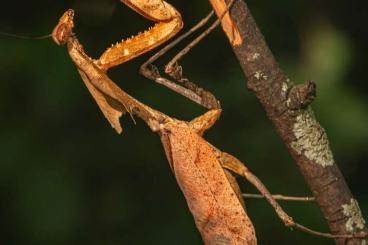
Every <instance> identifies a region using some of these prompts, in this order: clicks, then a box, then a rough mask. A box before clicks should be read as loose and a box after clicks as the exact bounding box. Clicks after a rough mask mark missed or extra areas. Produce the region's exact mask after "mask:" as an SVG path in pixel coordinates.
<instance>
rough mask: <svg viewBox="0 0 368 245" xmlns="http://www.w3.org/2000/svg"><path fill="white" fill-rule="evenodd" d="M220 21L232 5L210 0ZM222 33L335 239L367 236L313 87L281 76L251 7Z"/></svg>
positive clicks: (240, 7)
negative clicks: (315, 101) (315, 103)
mask: <svg viewBox="0 0 368 245" xmlns="http://www.w3.org/2000/svg"><path fill="white" fill-rule="evenodd" d="M209 1H210V3H211V4H212V6H213V9H214V10H215V11H216V14H217V16H221V14H222V13H223V11H224V10H226V6H227V4H228V2H230V1H229V0H226V2H225V1H224V0H209ZM222 27H223V29H224V32H225V33H226V35H227V37H228V39H229V41H230V44H231V46H232V48H233V50H234V52H235V54H236V57H237V58H238V60H239V63H240V65H241V67H242V69H243V72H244V74H245V76H246V78H247V80H248V88H249V89H250V90H251V91H253V92H254V93H255V95H256V96H257V98H258V100H259V101H260V103H261V104H262V105H263V107H264V109H265V110H266V113H267V116H268V118H269V119H270V120H271V121H272V122H273V124H274V126H275V128H276V131H277V132H278V134H279V136H280V137H281V138H282V140H283V142H284V143H285V145H286V146H287V148H288V150H289V153H290V154H291V156H292V157H293V158H294V160H295V162H296V163H297V165H298V166H299V169H300V171H301V173H302V174H303V176H304V178H305V180H306V182H307V184H308V185H309V188H310V189H311V191H312V192H313V195H314V196H315V198H316V201H317V202H318V204H319V206H320V208H321V210H322V212H323V215H324V217H325V219H326V221H327V223H328V225H329V228H330V230H331V232H332V233H333V234H336V235H338V234H347V233H359V232H363V233H366V232H367V228H366V226H365V221H364V219H363V217H362V214H361V211H360V209H359V205H358V202H357V201H356V200H355V199H354V197H353V195H352V194H351V192H350V189H349V187H348V186H347V184H346V182H345V180H344V177H343V176H342V174H341V172H340V170H339V168H338V166H337V164H336V163H335V161H334V159H333V155H332V152H331V149H330V146H329V142H328V139H327V135H326V133H325V130H324V129H323V128H322V127H321V125H320V124H319V122H318V121H317V120H316V119H315V117H314V115H313V111H312V109H311V108H310V106H309V104H310V103H311V102H312V100H313V98H314V95H315V84H314V83H312V82H307V83H305V84H302V85H294V84H293V82H291V80H290V79H289V78H288V77H287V76H286V75H285V74H284V73H283V71H282V70H281V69H280V67H279V65H278V63H277V62H276V60H275V58H274V56H273V55H272V53H271V51H270V49H269V48H268V46H267V44H266V42H265V40H264V37H263V35H262V33H261V32H260V31H259V28H258V26H257V24H256V22H255V20H254V18H253V16H252V15H251V13H250V11H249V9H248V7H247V5H246V4H245V3H244V2H243V1H240V0H237V1H236V3H235V4H234V6H233V7H232V8H231V11H230V15H227V16H225V17H224V18H223V19H222ZM364 242H366V241H363V240H361V239H358V238H356V239H346V238H339V239H336V243H337V244H349V245H351V244H359V245H360V244H364Z"/></svg>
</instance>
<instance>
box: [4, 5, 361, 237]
mask: <svg viewBox="0 0 368 245" xmlns="http://www.w3.org/2000/svg"><path fill="white" fill-rule="evenodd" d="M170 2H171V3H172V4H173V5H174V6H176V7H177V8H178V9H180V11H181V13H182V15H183V19H184V21H185V28H186V29H187V28H188V27H190V26H191V25H193V24H194V23H195V22H196V21H198V20H199V19H200V18H201V17H203V16H204V15H205V14H207V12H208V11H209V10H210V6H209V3H208V2H207V1H206V0H202V1H184V0H172V1H170ZM320 2H321V1H317V0H312V1H295V0H280V1H259V0H257V1H256V0H252V1H248V5H249V7H250V9H251V10H252V13H253V15H254V16H255V18H256V20H257V22H258V24H259V26H260V28H261V30H262V31H263V33H264V35H265V37H266V39H267V41H268V43H269V45H270V48H271V49H272V50H273V52H274V54H275V56H276V58H277V60H278V61H279V62H280V64H281V67H282V68H283V69H284V70H285V71H286V72H287V74H288V75H290V77H291V78H292V79H293V80H294V81H296V82H303V81H305V80H313V81H315V82H316V83H317V86H318V97H317V99H316V101H315V103H314V104H313V108H314V109H315V112H316V116H317V117H318V119H319V120H320V122H321V123H322V125H323V126H324V127H325V128H326V130H327V132H328V134H329V138H330V142H331V147H332V149H333V151H334V154H335V159H336V161H337V163H338V164H339V166H340V168H341V170H342V172H343V174H344V176H345V177H346V180H347V182H348V184H349V186H350V187H351V190H352V192H353V193H354V195H355V197H356V198H357V199H358V201H359V202H360V205H361V209H362V211H363V213H364V214H365V215H367V214H368V191H367V188H368V186H367V173H368V167H367V160H368V154H367V145H368V127H367V121H368V109H367V105H368V103H367V102H368V99H367V95H368V90H367V83H368V81H367V68H368V61H367V60H368V59H367V54H368V46H367V43H368V28H367V23H368V22H367V18H368V15H367V13H368V11H367V10H368V3H367V2H366V1H342V0H337V1H332V0H327V1H323V3H320ZM4 4H8V6H5V5H4ZM70 7H72V8H75V10H76V25H77V26H76V29H75V31H76V33H77V34H78V36H79V38H80V41H81V42H82V43H83V44H84V46H85V49H86V51H87V52H88V53H89V54H90V55H91V56H92V57H98V55H99V54H100V53H101V52H102V51H103V50H104V49H105V47H107V46H110V44H111V43H115V42H116V41H118V40H121V38H123V37H124V38H126V37H129V36H131V35H133V34H135V33H137V32H139V31H143V30H144V29H146V28H147V27H148V26H150V25H151V24H152V23H150V22H149V21H147V20H145V19H144V18H142V17H141V16H139V15H137V14H136V13H135V12H133V11H131V10H130V9H129V8H127V7H126V6H123V5H122V4H120V3H119V2H118V1H115V0H104V1H103V0H100V1H97V0H94V1H87V0H85V1H82V0H80V1H51V0H49V1H46V0H44V1H42V0H37V1H13V2H11V1H8V2H7V3H2V14H1V16H0V30H1V31H5V32H11V33H16V34H23V35H43V34H46V33H49V32H50V31H51V30H52V28H53V27H54V25H55V24H56V23H57V21H58V19H59V17H60V15H61V14H62V13H63V11H64V10H65V9H67V8H70ZM245 41H246V40H245ZM0 54H1V56H0V74H1V81H0V115H1V117H0V153H1V154H0V195H1V197H0V198H1V199H0V243H1V244H201V239H200V236H199V234H198V232H197V231H196V229H195V226H194V223H193V219H192V217H191V214H190V213H189V211H188V208H187V206H186V203H185V200H184V198H183V196H182V194H181V192H180V190H179V188H178V186H177V184H176V182H175V179H174V178H173V175H172V173H171V172H170V169H169V166H168V163H167V161H166V159H165V156H164V152H163V149H162V146H161V143H160V140H159V137H158V136H157V135H156V134H154V133H152V132H150V130H149V129H148V127H147V126H146V125H145V124H144V123H143V122H142V121H141V120H139V119H137V125H134V123H133V122H132V120H131V119H130V118H129V117H124V118H123V119H122V122H123V126H124V130H125V131H124V133H123V134H122V135H121V136H120V135H117V134H116V133H115V131H114V130H113V129H111V127H110V125H109V124H108V122H107V121H106V119H105V118H104V117H103V116H102V113H101V112H100V111H99V109H98V107H97V106H96V104H95V102H94V101H93V99H92V97H91V96H90V95H89V94H88V91H87V89H86V88H85V86H84V84H83V83H82V81H81V79H80V77H79V75H78V73H77V71H76V69H75V67H74V65H73V64H72V62H71V60H70V59H69V57H68V54H67V52H66V48H65V47H58V46H56V45H55V44H54V43H53V42H52V41H51V40H50V39H49V40H41V41H39V40H38V41H37V40H19V39H13V38H8V37H3V36H1V37H0ZM173 54H174V53H173V52H172V53H170V54H169V55H167V56H166V58H165V59H166V60H165V59H164V60H162V61H161V63H160V64H161V65H163V64H164V63H165V61H167V60H168V59H169V58H170V56H171V55H173ZM147 57H148V55H145V56H144V57H140V58H138V59H136V60H134V61H132V62H129V63H127V64H124V65H122V66H120V67H117V68H114V69H113V70H111V72H109V75H110V76H111V78H112V79H113V80H114V81H116V82H117V83H118V84H119V85H120V86H121V87H122V88H123V89H125V90H126V91H127V92H129V93H130V94H132V95H133V96H135V97H137V98H138V99H139V100H141V101H143V102H144V103H147V104H149V105H150V106H152V107H154V108H157V109H159V110H161V111H163V112H165V113H167V114H169V115H173V116H175V117H177V118H181V119H186V120H189V119H191V118H193V117H195V116H197V115H199V114H200V113H203V112H204V111H205V110H203V109H202V108H200V107H199V106H197V105H195V104H194V103H192V102H190V101H188V100H186V99H184V98H182V97H181V96H179V95H177V94H175V93H174V92H171V91H169V90H167V89H166V88H163V87H160V86H159V85H157V84H154V83H153V82H151V81H148V80H146V79H144V78H143V77H141V76H139V75H138V74H137V69H138V67H139V65H140V64H141V63H142V62H143V61H144V60H145V59H147ZM182 65H183V66H184V67H185V72H186V74H187V75H188V76H189V77H190V79H191V80H192V81H194V82H196V83H198V84H200V85H201V86H202V87H205V88H207V89H208V90H210V91H212V92H213V93H214V94H215V95H216V96H217V97H218V98H219V99H220V100H221V102H222V105H223V108H224V113H223V115H222V117H221V119H220V120H219V121H218V123H217V124H216V125H215V126H214V127H213V128H212V129H211V130H210V131H209V132H208V133H207V135H206V138H207V139H208V140H209V141H210V142H212V143H213V144H214V145H216V146H218V147H219V148H220V149H223V150H224V151H227V152H229V153H231V154H234V155H235V156H237V157H238V158H239V159H241V160H242V161H244V162H246V163H247V166H248V167H249V168H250V169H251V170H252V171H253V172H254V173H256V174H257V175H258V176H259V177H260V179H262V180H263V182H264V183H265V185H266V186H268V188H269V189H270V190H271V191H272V192H273V193H283V194H287V195H309V191H308V188H307V187H306V185H305V183H304V181H303V178H302V176H301V175H300V173H299V172H298V169H297V167H296V165H295V163H294V162H293V161H292V159H291V158H290V156H289V155H288V153H287V151H286V148H285V146H284V145H283V144H282V142H281V140H280V139H279V138H278V136H277V135H276V134H275V131H274V129H273V126H272V125H271V123H270V122H269V121H268V120H267V118H266V116H265V113H264V111H263V109H262V108H261V107H260V105H259V103H258V102H257V100H256V99H255V97H254V95H253V94H252V93H249V91H248V90H247V88H246V81H245V79H244V76H243V74H242V71H241V69H240V68H239V65H238V62H237V60H236V58H235V57H234V55H233V53H232V50H231V48H230V46H229V44H228V42H227V40H226V38H225V37H224V35H223V33H222V31H221V30H220V29H217V30H216V31H215V32H214V33H212V34H211V35H210V36H209V37H208V38H207V39H206V40H204V41H203V42H202V43H200V44H199V45H198V46H197V47H196V48H194V49H193V50H192V52H190V54H189V55H188V56H187V57H185V58H184V60H183V61H182ZM240 182H241V186H242V189H243V190H244V191H245V192H255V190H254V189H253V188H251V187H249V184H248V183H246V182H244V181H243V180H240ZM282 205H283V207H285V209H286V210H287V212H289V214H291V215H292V216H293V217H294V218H295V220H297V221H298V222H300V223H302V224H304V225H307V226H309V227H313V228H315V229H318V230H324V231H326V230H327V227H326V225H325V221H324V220H323V218H322V216H321V213H320V211H319V209H318V207H317V205H316V204H313V203H282ZM247 208H248V213H249V215H250V217H251V219H252V220H253V222H254V225H255V228H256V231H257V237H258V240H259V244H275V243H276V241H277V242H278V244H296V243H298V244H312V243H313V244H333V242H332V241H331V240H327V239H324V238H317V237H312V236H310V235H307V234H303V233H301V232H298V231H291V230H289V229H288V228H285V227H284V226H283V224H282V223H281V222H280V220H279V219H278V218H277V217H276V215H275V213H274V212H273V210H272V209H271V207H270V206H269V205H268V204H267V203H266V202H265V201H262V200H248V201H247Z"/></svg>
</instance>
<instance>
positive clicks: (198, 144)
mask: <svg viewBox="0 0 368 245" xmlns="http://www.w3.org/2000/svg"><path fill="white" fill-rule="evenodd" d="M123 2H124V3H126V4H132V5H133V7H134V8H138V9H140V11H143V12H144V13H146V11H147V12H149V13H150V15H149V16H151V17H152V16H153V15H154V14H156V13H157V9H160V8H161V7H166V3H165V2H163V1H159V0H157V1H152V0H151V1H150V0H145V1H143V0H141V1H138V0H136V1H128V0H126V1H123ZM141 2H145V4H146V5H140V3H141ZM152 3H154V5H152V6H151V8H148V9H147V5H149V4H152ZM160 4H163V5H160ZM160 6H161V7H160ZM168 6H169V7H170V8H169V9H170V11H168V13H170V15H169V16H171V17H172V16H175V18H174V23H177V22H178V16H180V15H177V14H175V15H174V14H173V13H174V12H175V11H174V10H173V8H172V7H171V6H170V5H168ZM151 10H154V11H151ZM165 11H166V10H164V11H163V13H165ZM173 11H174V12H173ZM152 13H153V14H152ZM73 15H74V12H73V11H72V10H68V11H67V12H66V13H65V14H64V15H63V16H62V18H61V19H60V22H59V24H58V25H57V26H56V27H55V29H54V31H53V38H54V40H55V41H56V43H58V44H67V46H68V52H69V55H70V57H71V59H72V60H73V62H74V63H75V65H76V66H77V68H78V70H79V72H80V74H81V77H82V79H83V81H84V82H85V83H86V85H87V87H88V89H89V90H90V91H91V93H92V95H93V97H94V98H95V100H96V101H97V103H98V105H99V106H100V109H101V110H102V111H103V113H104V115H105V116H106V117H107V119H108V120H109V122H110V123H111V125H112V126H113V127H114V128H115V129H116V130H117V131H118V132H121V126H120V122H119V117H120V116H121V115H122V114H123V113H124V112H126V111H128V112H129V113H131V114H134V115H137V116H138V117H140V118H141V119H143V120H144V121H145V122H146V123H147V125H148V126H149V127H150V128H151V129H152V130H153V131H154V132H157V133H158V134H159V135H160V137H161V140H162V143H163V146H164V149H165V152H166V155H167V158H168V160H169V162H170V166H171V168H172V170H173V172H174V174H175V176H176V178H177V180H178V183H179V185H180V187H181V189H182V191H183V192H184V194H185V197H186V199H187V202H188V205H189V208H190V210H191V212H192V214H193V216H194V219H195V221H196V224H197V227H198V229H199V230H200V232H201V234H202V237H203V239H204V241H205V242H206V243H207V244H220V243H221V244H222V243H226V244H244V243H246V244H255V243H256V238H255V235H254V229H253V226H252V223H251V222H250V220H249V218H248V216H247V214H246V213H245V211H244V209H243V206H242V204H241V202H240V201H239V199H238V198H237V196H236V193H235V192H234V190H233V188H232V186H231V185H230V183H229V181H228V178H227V176H226V174H225V172H224V170H223V166H224V167H226V168H228V169H230V170H232V171H234V172H236V173H238V174H240V175H242V176H244V177H246V178H247V179H249V180H250V182H251V183H253V184H254V183H256V184H255V186H256V187H257V188H258V189H259V190H260V191H261V193H262V194H263V195H264V196H265V197H266V198H267V199H268V200H269V201H270V203H271V205H273V206H274V207H275V209H276V212H277V214H278V215H279V216H280V218H282V220H283V221H284V223H285V224H286V225H288V226H292V227H296V228H299V229H302V230H305V231H309V232H311V230H309V229H307V228H305V227H303V226H301V225H299V224H297V223H295V222H294V221H293V220H292V218H291V217H289V216H288V215H287V214H286V213H285V212H284V211H283V210H282V209H281V208H279V206H278V204H277V203H276V202H275V201H274V199H272V196H271V195H270V194H269V192H268V191H267V189H266V188H265V187H264V186H263V184H262V183H261V182H260V181H259V180H258V179H255V178H256V177H255V176H254V175H252V174H251V173H250V172H249V171H248V170H247V169H246V168H245V167H244V165H243V164H242V163H241V162H240V161H239V160H237V159H236V158H235V157H233V156H231V155H229V154H227V153H224V152H222V151H220V150H219V149H217V148H215V147H214V146H212V145H211V144H210V143H208V142H207V141H206V140H205V139H203V138H202V137H201V135H202V134H203V132H204V131H205V130H207V129H209V128H210V127H211V126H212V125H213V124H214V123H215V121H216V120H217V118H218V117H219V115H220V113H221V109H219V108H216V109H213V110H210V111H208V112H207V113H205V114H204V115H201V116H199V117H197V118H195V119H193V120H192V121H190V122H185V121H181V120H177V119H174V118H172V117H169V116H167V115H165V114H163V113H162V112H159V111H157V110H154V109H152V108H151V107H149V106H147V105H145V104H143V103H141V102H139V101H138V100H136V99H134V98H133V97H131V96H130V95H128V94H127V93H125V92H124V91H123V90H122V89H120V88H119V87H118V86H117V85H116V84H115V83H114V82H113V81H112V80H111V79H110V78H109V77H108V76H107V75H106V70H107V69H108V68H109V67H112V66H114V65H117V64H119V63H122V62H124V61H125V60H124V59H127V58H128V56H129V54H126V53H124V49H123V48H122V46H121V45H122V44H121V45H120V46H119V44H118V45H115V46H114V47H113V49H112V50H110V51H109V50H108V51H106V52H105V54H104V55H103V56H102V57H105V58H104V59H102V58H101V59H99V60H92V59H91V58H89V57H88V55H87V54H86V53H85V52H84V50H83V47H82V46H81V44H80V43H79V41H78V39H77V38H76V36H75V35H74V34H73V33H72V28H73V26H74V24H73ZM152 18H153V17H152ZM172 20H173V19H172V18H171V19H170V20H169V22H171V21H172ZM163 25H164V24H163ZM171 30H174V29H171ZM157 35H158V34H157ZM170 35H173V34H172V32H171V34H169V35H167V36H166V37H164V38H162V39H160V41H159V42H162V40H164V39H165V38H168V37H169V36H170ZM141 38H142V39H144V40H148V42H147V44H148V45H151V46H150V47H153V46H154V45H153V44H150V43H149V40H150V39H149V37H148V36H147V35H146V36H144V35H143V36H141ZM134 40H135V39H134V38H133V39H131V40H130V42H135V41H134ZM136 41H137V45H138V44H139V43H140V42H138V41H139V40H136ZM130 45H132V44H130ZM135 50H136V52H134V54H132V55H133V56H131V57H135V56H137V55H139V52H141V53H142V52H144V51H145V49H144V47H143V46H142V47H140V48H136V49H135ZM119 51H122V53H121V52H120V53H119ZM115 54H116V55H115ZM134 55H135V56H134ZM110 56H111V57H112V58H111V59H110ZM102 60H103V62H102ZM252 178H253V180H252ZM312 232H313V231H312ZM314 234H318V235H323V236H327V237H333V238H336V237H337V236H332V235H330V234H324V233H317V232H314ZM339 237H342V236H339ZM343 237H352V236H351V235H347V236H343Z"/></svg>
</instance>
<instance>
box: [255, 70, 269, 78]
mask: <svg viewBox="0 0 368 245" xmlns="http://www.w3.org/2000/svg"><path fill="white" fill-rule="evenodd" d="M254 77H255V78H256V79H257V80H260V79H264V80H267V79H268V76H267V75H265V74H263V72H261V71H256V73H254Z"/></svg>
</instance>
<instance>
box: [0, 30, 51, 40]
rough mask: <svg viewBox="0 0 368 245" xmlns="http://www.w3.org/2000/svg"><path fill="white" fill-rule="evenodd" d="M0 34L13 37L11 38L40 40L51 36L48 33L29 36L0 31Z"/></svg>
mask: <svg viewBox="0 0 368 245" xmlns="http://www.w3.org/2000/svg"><path fill="white" fill-rule="evenodd" d="M0 36H6V37H13V38H18V39H27V40H41V39H47V38H50V37H52V34H51V33H50V34H47V35H42V36H36V37H31V36H22V35H17V34H13V33H8V32H2V31H0Z"/></svg>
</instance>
